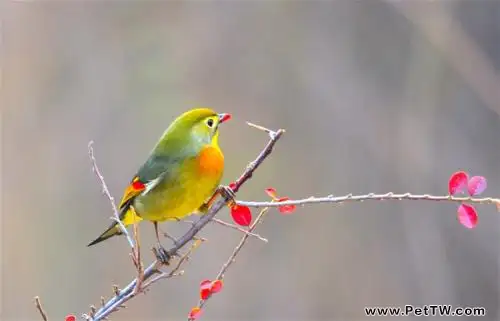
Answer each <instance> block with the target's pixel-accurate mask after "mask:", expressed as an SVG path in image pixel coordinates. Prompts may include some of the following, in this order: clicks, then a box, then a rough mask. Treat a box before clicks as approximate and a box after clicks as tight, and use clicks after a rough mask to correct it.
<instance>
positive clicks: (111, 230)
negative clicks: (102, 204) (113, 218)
mask: <svg viewBox="0 0 500 321" xmlns="http://www.w3.org/2000/svg"><path fill="white" fill-rule="evenodd" d="M120 234H123V232H122V231H121V229H120V227H119V226H118V223H116V222H113V223H112V224H111V225H110V226H109V227H108V229H107V230H106V231H104V233H102V234H101V235H100V236H99V237H98V238H96V239H95V240H93V241H92V242H90V243H89V244H88V245H87V246H92V245H95V244H97V243H100V242H102V241H105V240H107V239H109V238H110V237H113V236H115V235H120Z"/></svg>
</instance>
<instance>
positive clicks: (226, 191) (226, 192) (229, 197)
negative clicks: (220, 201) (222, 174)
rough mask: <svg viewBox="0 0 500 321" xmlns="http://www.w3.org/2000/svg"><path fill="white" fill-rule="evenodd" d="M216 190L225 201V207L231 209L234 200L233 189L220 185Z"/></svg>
mask: <svg viewBox="0 0 500 321" xmlns="http://www.w3.org/2000/svg"><path fill="white" fill-rule="evenodd" d="M218 190H219V194H220V195H221V196H222V197H224V199H225V200H226V201H227V205H228V206H229V207H231V205H233V204H234V199H235V198H236V194H234V191H233V189H232V188H231V187H229V186H226V185H221V186H219V188H218Z"/></svg>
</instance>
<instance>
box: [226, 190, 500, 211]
mask: <svg viewBox="0 0 500 321" xmlns="http://www.w3.org/2000/svg"><path fill="white" fill-rule="evenodd" d="M384 200H396V201H402V200H410V201H436V202H455V203H463V202H468V203H474V204H493V205H496V206H497V207H498V206H500V199H498V198H491V197H484V198H475V197H472V196H462V197H457V196H451V195H443V196H435V195H429V194H421V195H417V194H411V193H404V194H394V193H392V192H389V193H386V194H374V193H370V194H365V195H352V194H348V195H344V196H333V195H329V196H325V197H309V198H304V199H299V200H289V201H284V202H253V201H238V200H235V203H236V204H237V205H240V206H248V207H257V208H258V207H280V206H285V205H301V206H302V205H306V204H318V203H343V202H363V201H384Z"/></svg>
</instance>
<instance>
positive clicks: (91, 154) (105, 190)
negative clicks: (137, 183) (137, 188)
mask: <svg viewBox="0 0 500 321" xmlns="http://www.w3.org/2000/svg"><path fill="white" fill-rule="evenodd" d="M93 144H94V142H93V141H90V142H89V145H88V148H89V157H90V160H91V161H92V170H93V171H94V173H95V175H96V176H97V178H98V179H99V182H100V183H101V186H102V191H103V193H104V194H105V195H106V197H107V198H108V199H109V202H110V203H111V207H112V209H113V214H114V215H113V220H114V221H116V223H118V226H119V227H120V229H121V231H122V232H123V234H125V236H126V237H127V241H128V244H129V245H130V247H131V248H132V249H133V248H134V241H133V240H132V238H131V237H130V234H129V233H128V231H127V229H126V228H125V225H123V223H122V221H121V220H120V212H119V211H118V208H117V207H116V204H115V199H114V198H113V196H111V193H110V192H109V189H108V186H107V185H106V182H105V181H104V177H103V176H102V174H101V172H100V171H99V167H97V161H96V159H95V156H94V148H92V145H93Z"/></svg>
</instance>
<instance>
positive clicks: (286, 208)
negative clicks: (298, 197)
mask: <svg viewBox="0 0 500 321" xmlns="http://www.w3.org/2000/svg"><path fill="white" fill-rule="evenodd" d="M289 200H290V198H288V197H286V196H285V197H282V198H280V199H279V200H278V202H286V201H289ZM296 208H297V206H295V205H283V206H280V207H278V210H279V211H280V213H281V214H292V213H293V212H294V211H295V209H296Z"/></svg>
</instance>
